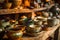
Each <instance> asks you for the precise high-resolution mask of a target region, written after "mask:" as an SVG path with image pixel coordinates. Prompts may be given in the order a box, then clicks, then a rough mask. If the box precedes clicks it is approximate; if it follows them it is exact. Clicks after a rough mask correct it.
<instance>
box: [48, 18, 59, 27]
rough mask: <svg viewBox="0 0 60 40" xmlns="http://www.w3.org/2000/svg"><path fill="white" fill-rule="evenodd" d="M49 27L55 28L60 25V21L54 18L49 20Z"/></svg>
mask: <svg viewBox="0 0 60 40" xmlns="http://www.w3.org/2000/svg"><path fill="white" fill-rule="evenodd" d="M47 23H48V26H55V25H57V24H59V19H56V18H52V19H48V20H47Z"/></svg>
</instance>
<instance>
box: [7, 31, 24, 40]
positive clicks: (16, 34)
mask: <svg viewBox="0 0 60 40" xmlns="http://www.w3.org/2000/svg"><path fill="white" fill-rule="evenodd" d="M7 36H8V38H10V39H11V40H19V39H20V38H21V37H22V36H23V32H22V31H21V30H17V31H16V30H10V31H9V32H8V33H7Z"/></svg>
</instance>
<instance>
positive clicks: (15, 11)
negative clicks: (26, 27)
mask: <svg viewBox="0 0 60 40" xmlns="http://www.w3.org/2000/svg"><path fill="white" fill-rule="evenodd" d="M52 6H54V4H52V5H50V6H49V7H44V8H38V9H32V10H30V9H0V15H3V14H16V13H29V12H32V11H34V12H35V11H41V10H46V9H47V8H51V7H52Z"/></svg>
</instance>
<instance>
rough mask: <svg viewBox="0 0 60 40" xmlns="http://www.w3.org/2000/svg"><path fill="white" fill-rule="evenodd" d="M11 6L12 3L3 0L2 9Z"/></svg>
mask: <svg viewBox="0 0 60 40" xmlns="http://www.w3.org/2000/svg"><path fill="white" fill-rule="evenodd" d="M11 6H12V3H10V2H8V0H5V2H4V4H3V8H4V9H10V8H11Z"/></svg>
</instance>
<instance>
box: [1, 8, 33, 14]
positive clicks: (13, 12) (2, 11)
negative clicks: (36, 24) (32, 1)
mask: <svg viewBox="0 0 60 40" xmlns="http://www.w3.org/2000/svg"><path fill="white" fill-rule="evenodd" d="M28 12H32V11H31V10H29V9H22V10H21V9H1V10H0V15H3V14H16V13H28Z"/></svg>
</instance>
